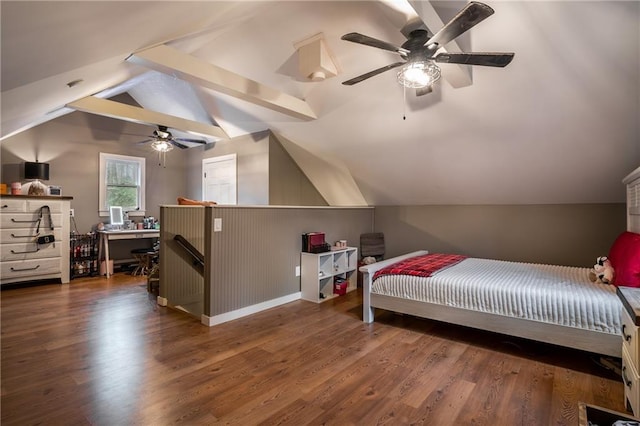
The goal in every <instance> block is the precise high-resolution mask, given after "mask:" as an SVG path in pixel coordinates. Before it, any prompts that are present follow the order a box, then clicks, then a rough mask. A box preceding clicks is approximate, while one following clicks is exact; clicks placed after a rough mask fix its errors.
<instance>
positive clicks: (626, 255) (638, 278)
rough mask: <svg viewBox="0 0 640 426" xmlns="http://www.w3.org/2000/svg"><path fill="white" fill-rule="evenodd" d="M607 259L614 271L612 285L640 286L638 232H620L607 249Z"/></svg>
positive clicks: (639, 235) (639, 241)
mask: <svg viewBox="0 0 640 426" xmlns="http://www.w3.org/2000/svg"><path fill="white" fill-rule="evenodd" d="M609 260H610V261H611V265H612V266H613V269H614V270H615V271H616V274H615V277H614V278H613V284H614V285H617V286H625V287H640V234H636V233H634V232H628V231H625V232H623V233H622V234H620V235H619V236H618V238H616V240H615V241H614V242H613V245H612V246H611V249H610V250H609Z"/></svg>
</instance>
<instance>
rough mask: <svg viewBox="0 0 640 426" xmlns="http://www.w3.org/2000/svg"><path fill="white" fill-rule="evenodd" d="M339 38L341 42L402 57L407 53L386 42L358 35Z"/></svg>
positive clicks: (346, 35)
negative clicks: (382, 50)
mask: <svg viewBox="0 0 640 426" xmlns="http://www.w3.org/2000/svg"><path fill="white" fill-rule="evenodd" d="M341 38H342V40H346V41H351V42H353V43H359V44H364V45H365V46H371V47H377V48H378V49H384V50H389V51H391V52H396V53H400V54H403V55H406V54H408V53H409V51H408V50H407V49H403V48H402V47H398V46H395V45H393V44H391V43H387V42H386V41H382V40H378V39H377V38H373V37H369V36H366V35H364V34H360V33H349V34H345V35H343V36H342V37H341Z"/></svg>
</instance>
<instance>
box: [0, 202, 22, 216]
mask: <svg viewBox="0 0 640 426" xmlns="http://www.w3.org/2000/svg"><path fill="white" fill-rule="evenodd" d="M26 211H27V201H26V200H8V199H7V200H1V201H0V212H2V213H4V212H26Z"/></svg>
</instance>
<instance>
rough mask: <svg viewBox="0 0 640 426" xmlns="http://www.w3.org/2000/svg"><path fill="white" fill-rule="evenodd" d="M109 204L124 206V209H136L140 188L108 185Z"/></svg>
mask: <svg viewBox="0 0 640 426" xmlns="http://www.w3.org/2000/svg"><path fill="white" fill-rule="evenodd" d="M107 205H108V206H122V209H123V210H135V209H136V208H138V207H139V205H138V188H136V187H123V186H107Z"/></svg>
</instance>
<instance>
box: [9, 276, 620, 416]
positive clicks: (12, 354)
mask: <svg viewBox="0 0 640 426" xmlns="http://www.w3.org/2000/svg"><path fill="white" fill-rule="evenodd" d="M361 297H362V296H361V294H360V292H353V293H349V294H348V295H346V296H343V297H339V298H335V299H332V300H330V301H327V302H325V303H322V304H315V303H311V302H306V301H302V300H300V301H295V302H291V303H288V304H286V305H283V306H280V307H277V308H274V309H269V310H267V311H263V312H260V313H257V314H254V315H251V316H249V317H246V318H241V319H238V320H235V321H231V322H228V323H224V324H220V325H218V326H215V327H205V326H203V325H201V324H200V323H199V321H198V319H197V318H193V317H191V316H189V315H186V314H184V313H181V312H178V311H175V310H172V309H169V308H165V307H160V306H158V305H157V304H156V302H155V297H154V296H153V295H150V294H148V293H147V292H146V282H145V281H144V277H131V276H128V275H124V274H115V275H114V276H112V277H110V278H109V279H106V278H104V277H95V278H83V279H81V280H73V281H72V282H71V283H70V284H65V285H60V284H44V285H39V286H32V287H22V288H8V289H7V288H4V289H2V291H1V292H0V304H1V307H2V309H1V311H0V315H1V321H0V333H1V336H0V337H1V340H0V349H1V358H2V359H1V361H2V362H1V366H0V368H1V370H0V374H1V375H0V389H1V392H0V404H1V409H2V410H1V413H0V421H1V423H2V424H3V426H4V425H20V426H22V425H29V424H74V425H75V424H78V425H85V424H86V425H129V424H140V425H152V426H156V425H164V424H175V423H184V424H189V425H191V424H194V425H195V424H198V425H199V424H218V423H223V424H230V425H243V426H244V425H254V424H269V425H270V424H289V425H303V424H320V423H323V424H336V425H341V426H342V425H348V424H354V425H361V424H381V425H382V424H386V425H397V424H424V425H434V424H437V426H446V425H454V424H456V425H458V424H463V425H466V424H487V425H489V424H491V425H509V426H512V425H515V424H522V425H527V426H529V425H531V424H536V425H537V424H540V425H542V424H571V425H573V424H576V422H577V410H578V406H577V403H578V401H584V402H587V403H590V404H595V405H601V406H604V407H605V408H608V409H611V410H616V411H624V410H625V407H624V402H623V392H624V389H623V385H622V382H621V380H620V378H619V377H617V375H616V374H614V373H612V372H610V371H605V370H604V369H601V368H600V367H598V366H597V365H596V364H595V363H593V362H592V360H591V355H590V354H587V353H584V352H580V351H575V350H570V349H566V348H558V347H553V346H550V345H542V344H539V343H532V342H529V341H523V340H517V339H513V338H508V337H506V336H500V335H496V334H492V333H487V332H480V331H477V330H472V329H468V328H464V327H458V326H452V325H449V324H443V323H439V322H436V321H427V320H421V319H417V318H414V317H411V316H407V315H396V314H392V313H388V312H384V311H381V310H379V311H378V312H377V314H376V322H375V323H373V324H364V323H363V322H362V299H361Z"/></svg>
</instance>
